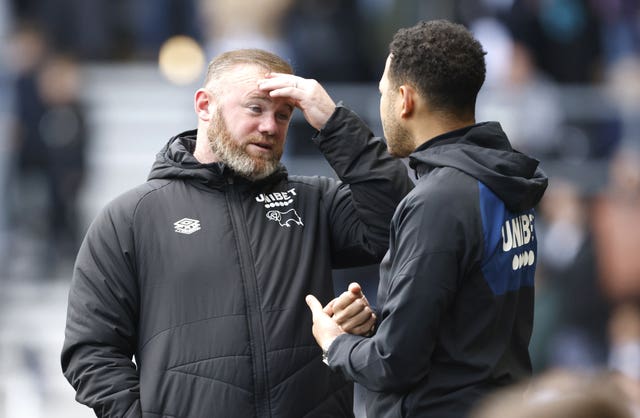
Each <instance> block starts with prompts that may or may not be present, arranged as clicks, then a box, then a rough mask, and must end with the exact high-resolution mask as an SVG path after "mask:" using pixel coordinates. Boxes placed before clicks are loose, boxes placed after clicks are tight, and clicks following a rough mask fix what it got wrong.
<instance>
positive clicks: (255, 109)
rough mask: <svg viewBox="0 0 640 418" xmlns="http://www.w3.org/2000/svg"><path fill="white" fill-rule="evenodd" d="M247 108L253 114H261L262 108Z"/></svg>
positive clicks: (256, 106)
mask: <svg viewBox="0 0 640 418" xmlns="http://www.w3.org/2000/svg"><path fill="white" fill-rule="evenodd" d="M248 108H249V110H250V111H251V112H253V113H262V107H260V106H258V105H249V106H248Z"/></svg>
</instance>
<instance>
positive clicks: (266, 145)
mask: <svg viewBox="0 0 640 418" xmlns="http://www.w3.org/2000/svg"><path fill="white" fill-rule="evenodd" d="M250 145H253V146H255V147H258V148H262V149H264V150H268V151H271V150H272V149H273V144H271V143H269V142H251V143H250Z"/></svg>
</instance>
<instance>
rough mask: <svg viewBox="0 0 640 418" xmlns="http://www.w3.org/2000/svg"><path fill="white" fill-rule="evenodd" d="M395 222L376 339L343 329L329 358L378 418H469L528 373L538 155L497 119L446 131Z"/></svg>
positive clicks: (414, 163)
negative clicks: (513, 140) (524, 150)
mask: <svg viewBox="0 0 640 418" xmlns="http://www.w3.org/2000/svg"><path fill="white" fill-rule="evenodd" d="M409 163H410V165H411V167H413V168H414V169H415V171H416V174H417V175H418V176H419V179H418V182H417V184H416V187H415V189H413V190H412V191H411V192H410V193H409V194H408V195H407V196H406V197H405V198H404V199H403V201H402V202H401V203H400V204H399V205H398V208H397V210H396V213H395V214H394V216H393V220H392V221H391V232H390V234H391V238H390V240H389V252H388V253H387V255H386V257H385V258H384V261H383V262H382V264H381V266H380V284H379V287H378V300H377V303H378V306H379V308H380V312H379V315H378V317H379V318H380V319H381V321H380V323H379V326H378V331H377V333H376V335H375V336H373V337H372V338H363V337H358V336H354V335H348V334H345V335H341V336H339V337H338V338H336V340H335V341H334V342H333V343H332V344H331V346H330V348H329V364H331V367H332V368H334V369H336V370H339V371H341V372H342V373H344V375H345V376H346V377H348V378H349V379H351V380H355V381H356V382H359V383H361V384H362V385H363V386H365V387H366V388H367V389H368V390H366V391H365V392H366V393H365V399H366V401H365V403H366V406H367V413H368V416H369V417H375V418H382V417H384V418H398V417H438V418H462V417H464V416H466V414H467V413H468V412H469V410H471V409H472V408H473V406H474V403H475V402H476V401H477V400H478V399H480V398H482V397H483V396H485V395H486V394H487V393H489V392H490V391H493V390H495V389H496V388H499V387H503V386H507V385H512V384H514V383H515V382H517V381H519V380H521V379H524V378H527V377H529V376H530V374H531V361H530V358H529V352H528V346H529V339H530V337H531V331H532V327H533V301H534V299H533V298H534V276H535V268H536V260H537V242H538V241H537V238H536V233H535V211H534V209H533V208H534V206H535V205H536V204H537V203H538V202H539V200H540V199H541V198H542V195H543V193H544V191H545V189H546V187H547V177H546V175H545V174H544V172H542V170H540V169H539V168H538V161H537V160H535V159H533V158H530V157H527V156H526V155H524V154H521V153H519V152H517V151H515V150H514V149H512V147H511V144H510V143H509V140H508V139H507V136H506V135H505V133H504V132H503V131H502V128H501V127H500V124H498V123H497V122H486V123H479V124H476V125H473V126H469V127H467V128H463V129H459V130H456V131H452V132H449V133H446V134H443V135H440V136H438V137H436V138H433V139H432V140H430V141H428V142H426V143H424V144H423V145H422V146H420V147H418V149H417V150H415V151H414V152H413V153H412V154H411V155H410V158H409Z"/></svg>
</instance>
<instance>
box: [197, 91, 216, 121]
mask: <svg viewBox="0 0 640 418" xmlns="http://www.w3.org/2000/svg"><path fill="white" fill-rule="evenodd" d="M212 105H215V103H213V102H212V101H211V93H209V92H208V91H207V90H205V89H198V90H197V91H196V94H195V97H194V109H195V111H196V115H198V119H200V120H201V121H204V122H209V121H210V120H211V106H212Z"/></svg>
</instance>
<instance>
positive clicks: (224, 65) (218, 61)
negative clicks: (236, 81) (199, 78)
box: [204, 48, 293, 86]
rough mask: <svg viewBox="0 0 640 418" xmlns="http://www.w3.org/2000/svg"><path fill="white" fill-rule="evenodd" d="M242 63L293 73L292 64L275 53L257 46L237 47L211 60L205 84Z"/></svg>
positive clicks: (272, 70)
mask: <svg viewBox="0 0 640 418" xmlns="http://www.w3.org/2000/svg"><path fill="white" fill-rule="evenodd" d="M240 64H245V65H257V66H260V67H263V68H264V69H265V70H267V71H271V72H276V73H286V74H293V68H292V67H291V65H290V64H289V63H288V62H286V61H285V60H284V59H282V58H280V57H279V56H278V55H276V54H274V53H271V52H268V51H265V50H262V49H256V48H249V49H236V50H232V51H227V52H223V53H222V54H220V55H218V56H216V57H215V58H214V59H213V60H211V62H209V66H208V68H207V75H206V76H205V79H204V86H207V85H208V84H209V83H210V82H211V81H213V80H217V79H219V78H220V77H221V76H222V75H224V74H226V73H227V72H229V71H230V70H231V69H232V68H233V67H235V66H236V65H240Z"/></svg>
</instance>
